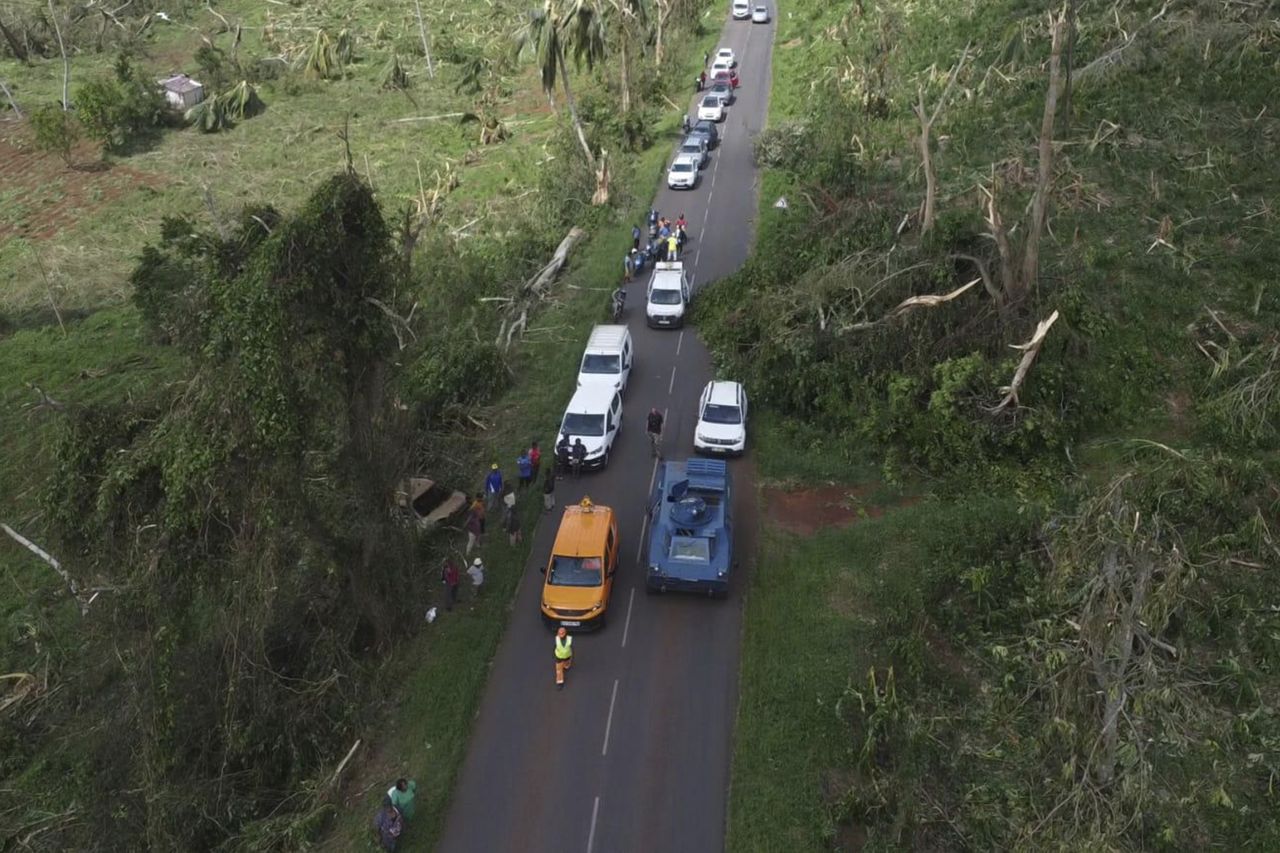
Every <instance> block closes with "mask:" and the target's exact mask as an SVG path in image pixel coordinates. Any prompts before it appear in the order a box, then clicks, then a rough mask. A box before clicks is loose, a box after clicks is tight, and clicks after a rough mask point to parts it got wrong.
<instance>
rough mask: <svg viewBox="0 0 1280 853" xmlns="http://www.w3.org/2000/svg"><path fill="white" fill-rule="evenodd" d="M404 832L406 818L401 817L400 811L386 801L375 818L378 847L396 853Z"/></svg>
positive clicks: (374, 833)
mask: <svg viewBox="0 0 1280 853" xmlns="http://www.w3.org/2000/svg"><path fill="white" fill-rule="evenodd" d="M402 832H404V818H403V817H402V816H401V815H400V810H399V809H398V808H396V807H395V806H393V805H391V803H388V802H385V801H384V802H383V804H382V808H380V809H378V813H377V814H376V815H374V816H373V835H374V838H376V839H377V840H378V846H379V847H381V848H382V849H383V850H386V851H389V853H395V850H396V847H397V846H399V844H400V833H402Z"/></svg>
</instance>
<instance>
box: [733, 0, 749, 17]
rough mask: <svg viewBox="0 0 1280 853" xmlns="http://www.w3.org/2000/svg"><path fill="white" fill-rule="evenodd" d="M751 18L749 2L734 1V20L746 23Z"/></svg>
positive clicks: (743, 0) (744, 0) (745, 0)
mask: <svg viewBox="0 0 1280 853" xmlns="http://www.w3.org/2000/svg"><path fill="white" fill-rule="evenodd" d="M749 17H751V4H750V3H748V2H747V0H733V19H734V20H735V21H745V20H746V19H747V18H749Z"/></svg>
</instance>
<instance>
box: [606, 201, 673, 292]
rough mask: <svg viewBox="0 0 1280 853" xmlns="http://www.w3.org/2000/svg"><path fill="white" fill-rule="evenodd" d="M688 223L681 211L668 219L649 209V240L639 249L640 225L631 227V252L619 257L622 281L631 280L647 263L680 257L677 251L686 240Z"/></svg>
mask: <svg viewBox="0 0 1280 853" xmlns="http://www.w3.org/2000/svg"><path fill="white" fill-rule="evenodd" d="M688 224H689V223H688V222H686V221H685V218H684V213H683V212H682V213H681V214H680V216H679V217H677V218H676V221H675V222H672V221H671V220H670V219H668V218H666V217H665V216H661V215H659V213H658V211H656V210H650V211H649V241H648V242H647V243H645V245H644V247H643V248H641V246H640V238H641V232H640V226H639V225H635V226H632V228H631V251H629V252H628V253H627V254H626V256H625V257H624V258H623V260H622V265H623V280H624V281H631V280H632V279H633V278H635V277H636V276H637V275H639V274H640V273H642V272H643V271H644V268H645V267H646V266H647V265H648V264H650V263H651V262H660V261H678V260H680V253H681V252H682V251H684V244H685V243H686V242H688V239H689V232H688Z"/></svg>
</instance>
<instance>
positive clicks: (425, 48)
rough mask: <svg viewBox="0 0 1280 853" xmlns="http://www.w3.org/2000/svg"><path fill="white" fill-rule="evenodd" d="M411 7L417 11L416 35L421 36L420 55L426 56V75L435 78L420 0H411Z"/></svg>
mask: <svg viewBox="0 0 1280 853" xmlns="http://www.w3.org/2000/svg"><path fill="white" fill-rule="evenodd" d="M413 7H414V9H415V10H416V11H417V13H418V35H419V36H421V37H422V55H423V56H425V57H426V58H427V76H428V77H430V78H431V79H432V80H434V79H435V78H436V69H435V67H434V66H433V65H432V64H431V42H430V41H429V40H428V39H427V24H426V22H425V21H424V20H423V18H422V0H413Z"/></svg>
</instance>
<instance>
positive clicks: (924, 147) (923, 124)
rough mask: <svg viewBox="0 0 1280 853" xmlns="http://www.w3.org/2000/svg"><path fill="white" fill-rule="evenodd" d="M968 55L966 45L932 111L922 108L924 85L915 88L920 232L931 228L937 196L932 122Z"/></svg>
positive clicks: (942, 105) (935, 119) (938, 113)
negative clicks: (921, 183)
mask: <svg viewBox="0 0 1280 853" xmlns="http://www.w3.org/2000/svg"><path fill="white" fill-rule="evenodd" d="M968 57H969V46H968V45H966V46H965V49H964V53H962V54H960V61H959V62H957V63H956V64H955V67H954V68H952V69H951V74H950V75H948V77H947V85H946V86H945V87H944V88H943V90H942V97H940V98H938V103H937V104H936V105H935V106H934V108H933V112H931V113H929V114H927V115H926V114H925V109H924V87H923V86H921V87H919V88H918V89H917V95H918V102H917V104H916V107H915V111H916V117H917V118H919V119H920V161H921V164H922V165H923V166H924V212H923V213H922V214H921V217H920V233H921V234H928V233H929V230H930V229H931V228H933V221H934V218H935V216H936V213H935V207H936V204H937V198H938V175H937V172H936V171H935V169H934V166H933V153H932V151H931V149H932V142H931V140H930V138H929V136H930V134H931V133H932V132H933V124H934V122H936V121H937V120H938V116H939V115H941V114H942V108H943V107H944V106H946V103H947V97H948V96H949V95H950V94H951V87H952V86H954V85H955V82H956V76H957V75H958V74H959V73H960V69H961V67H962V66H963V65H964V62H965V60H966V59H967V58H968Z"/></svg>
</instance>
